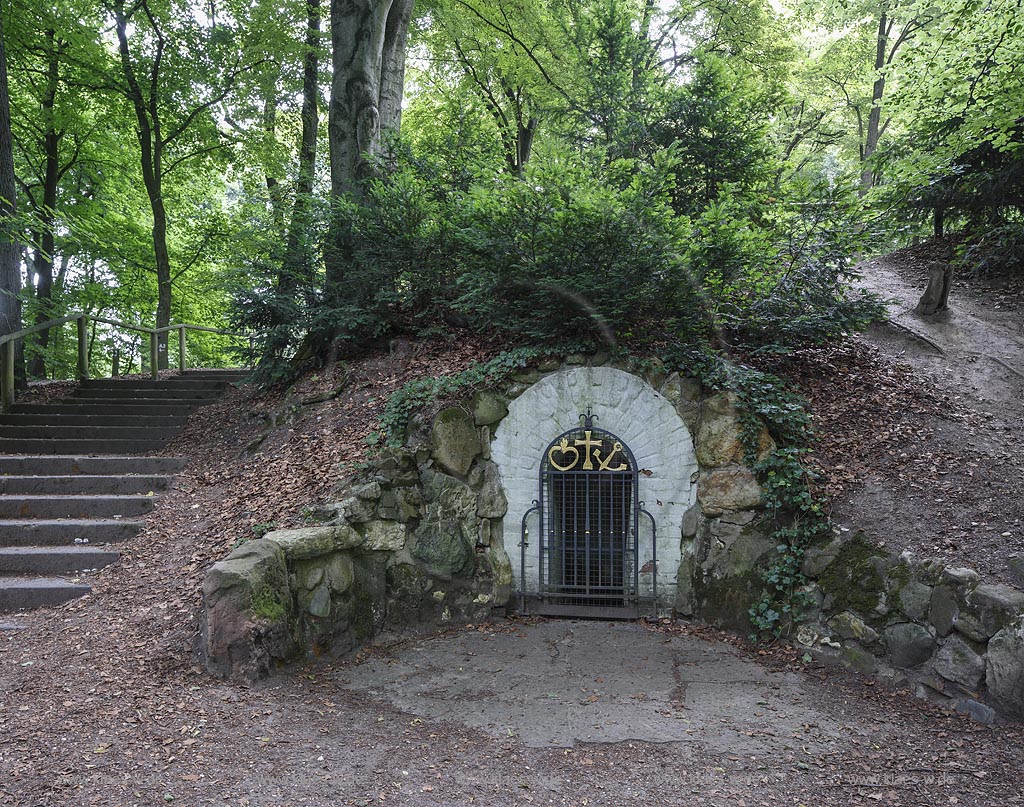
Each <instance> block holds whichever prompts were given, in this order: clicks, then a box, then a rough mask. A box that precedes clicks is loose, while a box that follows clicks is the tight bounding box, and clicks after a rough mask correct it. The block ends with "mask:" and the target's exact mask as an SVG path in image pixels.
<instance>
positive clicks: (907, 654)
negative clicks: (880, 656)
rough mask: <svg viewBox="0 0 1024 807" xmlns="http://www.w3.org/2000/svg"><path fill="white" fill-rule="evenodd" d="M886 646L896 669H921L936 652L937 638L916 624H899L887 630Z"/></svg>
mask: <svg viewBox="0 0 1024 807" xmlns="http://www.w3.org/2000/svg"><path fill="white" fill-rule="evenodd" d="M883 635H884V637H885V646H886V648H887V649H888V651H889V658H890V659H892V663H893V666H896V667H904V668H907V667H920V666H921V665H922V664H924V663H925V662H926V661H928V659H930V658H931V657H932V653H933V652H934V651H935V636H933V635H932V633H931V632H930V631H929V630H928V629H927V628H925V627H924V626H923V625H918V624H917V623H916V622H898V623H896V624H895V625H890V626H889V627H887V628H886V629H885V632H884V634H883Z"/></svg>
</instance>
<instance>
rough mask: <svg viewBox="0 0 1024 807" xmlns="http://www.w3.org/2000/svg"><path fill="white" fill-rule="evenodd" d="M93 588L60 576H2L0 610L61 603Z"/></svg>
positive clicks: (0, 580)
mask: <svg viewBox="0 0 1024 807" xmlns="http://www.w3.org/2000/svg"><path fill="white" fill-rule="evenodd" d="M91 590H92V588H91V587H90V586H89V585H88V584H86V583H75V582H72V581H70V580H62V579H61V578H59V577H25V578H21V577H6V578H0V612H2V613H11V612H12V611H27V610H29V609H30V608H42V607H43V606H47V605H61V604H62V603H65V602H68V601H69V600H73V599H75V598H77V597H81V596H83V595H85V594H88V593H89V592H90V591H91Z"/></svg>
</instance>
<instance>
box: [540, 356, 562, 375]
mask: <svg viewBox="0 0 1024 807" xmlns="http://www.w3.org/2000/svg"><path fill="white" fill-rule="evenodd" d="M561 366H562V363H561V362H560V361H559V360H558V359H555V358H548V359H541V361H540V362H539V363H538V364H537V369H538V370H539V371H540V372H542V373H553V372H555V370H557V369H558V368H559V367H561Z"/></svg>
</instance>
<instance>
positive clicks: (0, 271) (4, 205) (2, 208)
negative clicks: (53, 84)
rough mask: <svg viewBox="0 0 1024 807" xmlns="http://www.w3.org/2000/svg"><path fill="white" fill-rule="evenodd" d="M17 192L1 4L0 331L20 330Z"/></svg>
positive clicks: (11, 331) (0, 332)
mask: <svg viewBox="0 0 1024 807" xmlns="http://www.w3.org/2000/svg"><path fill="white" fill-rule="evenodd" d="M16 193H17V188H16V186H15V179H14V143H13V141H12V138H11V105H10V92H9V88H8V82H7V49H6V47H5V45H4V14H3V9H2V8H0V335H3V334H9V333H14V332H15V331H18V330H21V303H20V300H19V297H18V294H19V292H20V291H21V271H20V267H19V261H20V257H21V255H20V253H21V247H20V245H19V243H18V237H17V225H16V223H15V215H16V213H17V207H16V202H15V199H16Z"/></svg>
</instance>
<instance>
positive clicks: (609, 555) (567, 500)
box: [523, 411, 642, 617]
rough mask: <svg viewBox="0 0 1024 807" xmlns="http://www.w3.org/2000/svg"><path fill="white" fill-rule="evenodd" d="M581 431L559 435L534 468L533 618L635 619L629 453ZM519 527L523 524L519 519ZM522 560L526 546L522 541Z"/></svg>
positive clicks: (635, 531)
mask: <svg viewBox="0 0 1024 807" xmlns="http://www.w3.org/2000/svg"><path fill="white" fill-rule="evenodd" d="M580 420H581V425H580V426H579V427H578V428H576V429H571V430H569V431H567V432H565V433H563V434H560V435H559V436H558V437H557V438H555V440H554V441H553V442H552V443H551V444H550V445H549V446H548V448H547V450H546V451H545V453H544V456H543V458H542V460H541V467H540V496H539V499H538V500H537V503H536V504H535V506H534V508H533V510H536V511H538V513H539V516H540V540H539V541H538V546H537V551H538V552H539V553H540V555H539V566H538V585H539V591H538V596H539V602H538V603H537V604H536V605H535V606H534V607H533V608H532V610H534V611H535V612H537V613H547V614H559V615H566V616H619V617H635V616H638V615H639V569H638V564H637V558H638V535H639V523H638V520H639V516H640V512H641V510H642V504H641V503H640V501H639V498H638V496H639V491H638V485H637V480H638V469H637V466H636V460H635V459H634V457H633V453H632V452H631V451H630V450H629V447H628V446H626V445H625V444H624V443H623V442H622V441H621V440H619V439H618V438H617V437H616V436H615V435H614V434H612V433H611V432H608V431H605V430H604V429H599V428H596V427H595V426H594V420H596V416H594V415H592V414H591V413H590V412H589V411H588V413H587V414H586V415H581V416H580ZM524 525H525V517H524ZM523 544H524V545H523V553H524V556H523V560H524V564H523V566H524V569H525V552H526V551H527V545H528V539H527V536H526V534H525V528H524V539H523Z"/></svg>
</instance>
